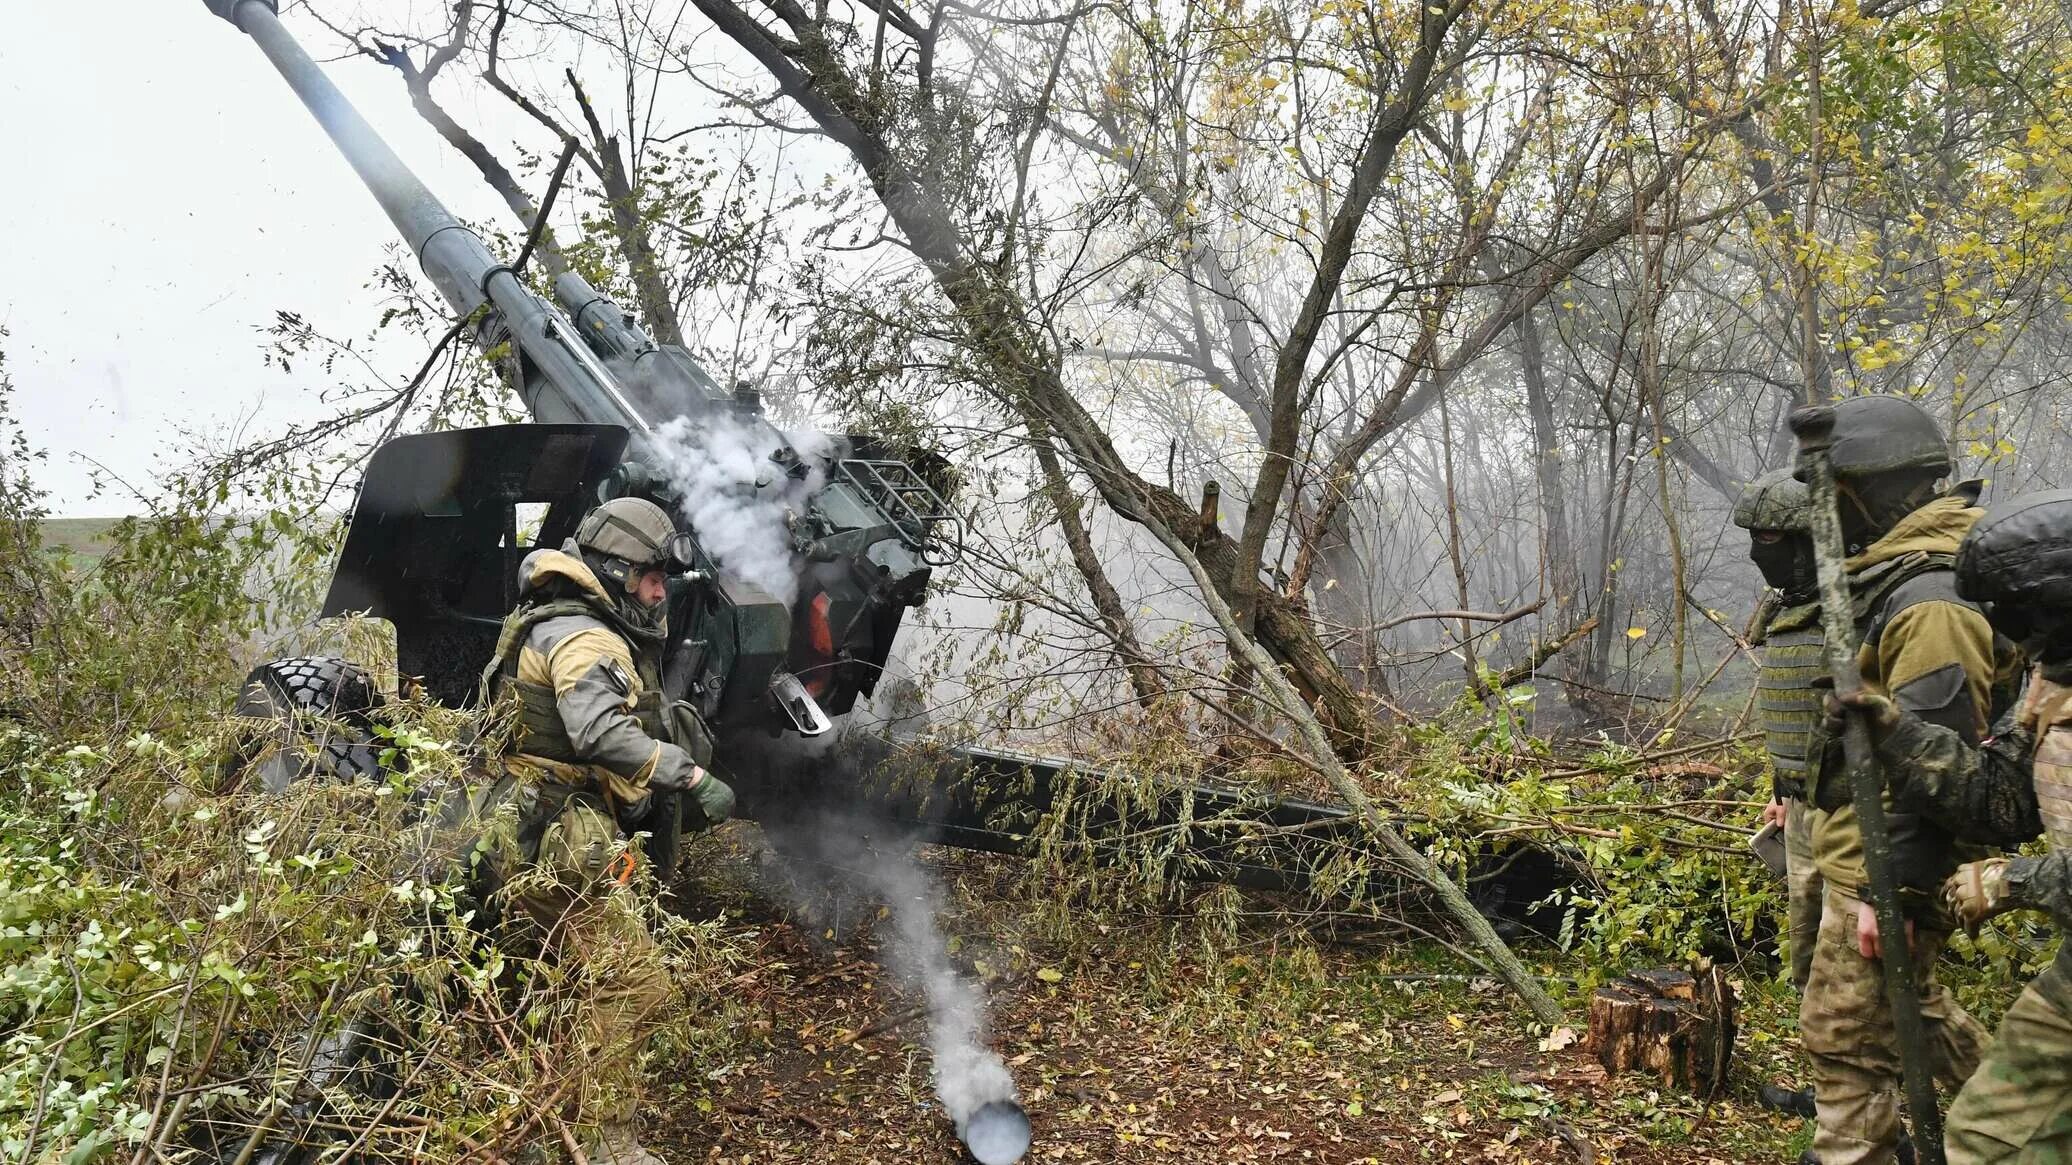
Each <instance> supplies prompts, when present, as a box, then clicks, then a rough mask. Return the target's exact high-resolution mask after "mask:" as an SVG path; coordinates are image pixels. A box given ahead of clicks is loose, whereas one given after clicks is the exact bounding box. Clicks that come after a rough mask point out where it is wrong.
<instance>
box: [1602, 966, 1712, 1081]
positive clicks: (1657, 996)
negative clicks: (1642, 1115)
mask: <svg viewBox="0 0 2072 1165" xmlns="http://www.w3.org/2000/svg"><path fill="white" fill-rule="evenodd" d="M1589 1047H1590V1051H1591V1052H1592V1053H1593V1054H1595V1055H1596V1057H1597V1061H1598V1063H1600V1064H1603V1065H1604V1068H1605V1071H1607V1072H1610V1073H1612V1074H1613V1075H1617V1074H1619V1073H1622V1072H1647V1073H1651V1074H1652V1075H1654V1076H1655V1077H1656V1078H1657V1079H1659V1080H1661V1081H1662V1083H1664V1084H1669V1085H1674V1086H1675V1087H1678V1088H1682V1089H1685V1090H1686V1091H1689V1092H1692V1093H1695V1094H1698V1095H1701V1096H1710V1095H1711V1094H1712V1093H1713V1092H1714V1091H1715V1090H1717V1089H1718V1088H1719V1087H1720V1086H1721V1085H1723V1084H1725V1083H1726V1080H1727V1067H1728V1064H1729V1061H1730V1060H1731V1059H1732V1058H1733V1054H1734V989H1733V988H1732V987H1730V986H1728V985H1727V980H1726V976H1724V975H1722V974H1720V971H1719V968H1717V967H1714V966H1712V965H1711V964H1710V963H1701V964H1698V965H1696V966H1694V967H1693V968H1692V969H1691V970H1688V971H1679V970H1673V969H1666V968H1665V969H1660V970H1653V971H1636V972H1634V973H1632V974H1630V975H1623V976H1621V977H1620V978H1619V979H1618V980H1617V981H1615V982H1613V983H1612V984H1610V985H1609V986H1605V987H1599V988H1598V989H1597V994H1595V995H1593V996H1591V998H1590V1035H1589Z"/></svg>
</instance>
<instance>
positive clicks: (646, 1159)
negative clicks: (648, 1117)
mask: <svg viewBox="0 0 2072 1165" xmlns="http://www.w3.org/2000/svg"><path fill="white" fill-rule="evenodd" d="M583 1156H585V1157H588V1158H589V1159H590V1165H668V1162H666V1161H664V1160H662V1159H661V1158H660V1157H657V1156H655V1155H654V1154H653V1153H650V1152H648V1151H647V1149H646V1148H645V1147H643V1146H642V1145H641V1143H640V1130H639V1128H638V1127H637V1126H635V1124H634V1123H633V1122H632V1121H631V1120H619V1121H605V1122H604V1123H602V1124H600V1125H598V1126H597V1131H596V1132H594V1133H592V1134H590V1136H589V1137H588V1138H587V1139H585V1140H584V1142H583Z"/></svg>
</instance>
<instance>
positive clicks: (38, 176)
mask: <svg viewBox="0 0 2072 1165" xmlns="http://www.w3.org/2000/svg"><path fill="white" fill-rule="evenodd" d="M6 8H7V10H8V11H7V18H8V31H7V35H6V36H5V37H0V326H4V327H5V328H6V329H7V330H8V332H9V333H11V334H10V335H9V337H8V338H7V340H6V341H5V342H4V343H5V348H6V353H7V363H8V368H9V370H10V373H11V375H12V377H13V379H14V382H15V387H16V402H15V403H16V408H17V411H18V412H19V414H20V419H21V420H22V422H23V423H24V424H25V426H26V427H27V430H28V432H29V435H30V438H31V440H32V441H33V442H34V443H35V444H37V445H39V446H41V447H43V448H44V449H46V450H48V451H49V454H50V461H49V465H48V467H47V468H46V469H44V470H43V471H41V472H40V473H39V475H38V477H39V480H40V481H41V483H42V484H43V485H44V486H45V488H47V489H48V490H49V491H50V493H51V507H52V509H53V510H54V511H55V512H57V513H59V514H61V515H79V516H85V515H102V514H120V513H126V512H132V511H133V510H134V509H135V505H134V503H133V501H132V500H131V499H130V498H129V497H128V496H127V495H125V494H123V493H121V492H120V491H119V490H118V491H117V492H115V493H113V494H103V495H101V496H99V497H94V496H91V494H90V482H91V469H92V466H91V465H90V464H89V461H88V459H91V461H92V462H99V463H101V464H103V465H106V466H108V467H109V468H110V469H112V470H115V471H116V472H118V473H120V474H121V475H122V476H123V477H124V478H126V479H128V480H130V481H133V482H135V483H137V484H138V485H140V486H141V485H145V484H147V483H148V482H149V481H150V479H151V477H152V474H153V472H154V469H155V467H157V466H158V465H159V464H161V463H160V461H159V458H160V456H161V455H162V454H163V453H165V452H166V451H167V450H168V446H169V444H171V443H172V442H173V435H174V433H175V430H177V429H181V428H185V429H190V430H199V431H207V432H218V433H220V432H224V431H227V430H228V429H229V428H230V427H231V426H233V425H235V424H238V423H240V422H241V421H249V420H251V419H253V418H254V416H255V415H256V419H257V421H258V423H260V424H265V425H278V424H281V423H284V422H286V421H288V420H291V419H294V418H296V417H298V416H303V415H307V414H309V413H310V412H311V411H313V409H314V408H315V402H314V398H315V396H316V394H317V393H318V392H319V391H320V390H321V389H322V388H323V387H325V385H326V383H327V382H326V380H325V378H324V376H323V374H322V373H321V372H320V371H319V370H318V369H316V368H315V367H313V366H312V367H308V368H306V369H305V368H300V367H298V369H297V371H296V374H295V375H293V376H288V375H283V374H282V373H280V372H278V371H275V370H270V369H267V368H265V367H263V366H262V365H261V363H260V358H259V349H260V346H261V343H262V339H261V337H260V335H259V333H258V331H257V330H256V329H258V328H261V327H263V326H264V325H266V324H267V323H268V322H269V321H271V320H272V318H273V313H274V311H275V310H276V309H281V308H286V309H290V310H293V311H298V312H301V313H303V314H304V315H305V316H306V317H308V318H309V319H310V320H311V321H312V322H313V323H316V324H317V325H319V326H320V327H323V328H325V329H326V330H328V331H331V332H333V333H335V334H348V335H357V334H360V333H363V332H365V331H366V329H367V328H368V327H369V325H370V324H371V323H372V322H373V318H374V311H375V309H374V305H375V304H376V303H377V302H378V297H377V296H376V295H375V294H373V293H372V292H370V291H369V290H368V288H367V286H366V285H367V283H368V280H369V277H370V275H371V274H372V273H373V271H374V269H375V268H376V267H377V266H378V265H379V263H380V262H381V259H382V256H383V251H382V249H383V248H384V247H385V246H387V245H388V244H390V243H391V242H393V241H394V240H395V235H394V234H393V232H392V231H391V230H390V229H389V225H388V221H387V219H385V218H383V217H382V215H381V212H380V211H379V210H378V209H377V208H376V206H375V204H374V201H373V199H372V198H370V197H369V196H368V195H367V193H366V191H365V190H364V188H362V187H361V186H360V184H359V181H358V179H357V178H355V177H354V176H353V173H352V171H351V170H350V169H349V168H348V167H347V166H346V164H345V161H344V159H342V158H341V157H339V155H338V153H337V152H336V151H335V150H334V149H333V148H332V146H331V144H330V142H329V140H328V139H327V138H325V137H324V136H323V134H322V133H321V132H320V131H319V130H318V129H317V128H316V124H315V122H314V121H312V120H311V118H310V116H309V114H308V113H307V112H306V111H305V110H304V109H303V108H302V105H301V104H300V103H299V102H298V101H296V100H295V98H294V95H293V94H292V93H290V92H289V90H288V88H287V86H286V84H284V83H283V82H282V81H281V79H280V77H279V75H278V74H276V73H275V72H274V71H273V68H272V66H270V65H268V64H267V62H266V59H265V58H264V57H263V56H261V55H260V53H259V50H258V48H257V47H256V46H255V45H253V44H252V43H251V41H250V40H249V39H248V38H247V37H245V36H244V35H243V34H241V33H239V32H238V31H237V30H236V29H234V28H232V27H231V26H230V25H228V24H226V23H224V22H223V21H221V20H219V19H217V18H215V17H214V16H211V15H210V14H209V12H208V10H207V9H206V8H204V7H203V5H202V0H102V2H99V3H93V4H26V3H10V4H7V5H6ZM290 28H292V29H293V30H294V31H295V32H296V33H297V34H298V35H300V36H302V37H303V39H304V43H305V44H306V45H308V46H309V47H310V48H311V49H312V51H313V52H318V53H319V55H322V49H323V47H324V45H323V43H322V40H321V36H322V33H321V30H320V29H314V28H313V27H312V26H311V25H310V24H309V23H308V22H307V20H306V19H296V18H294V17H292V16H291V18H290ZM330 72H331V75H332V77H333V79H334V80H336V81H337V82H338V83H339V85H340V86H341V87H343V88H344V89H345V91H346V93H347V94H348V96H350V97H351V98H352V100H353V102H354V103H355V104H356V105H358V106H359V108H360V110H361V112H363V113H364V114H366V115H367V117H368V119H369V120H370V121H372V122H373V123H374V125H375V126H376V128H377V129H379V130H380V131H381V132H382V133H383V134H384V135H385V136H386V137H387V138H388V139H389V142H390V144H391V145H393V146H394V147H395V148H396V150H397V151H398V152H399V153H401V154H402V155H403V157H404V159H405V160H406V161H408V162H409V163H410V164H411V166H412V167H413V168H415V169H417V171H418V172H419V174H420V175H422V176H423V177H424V178H425V180H426V181H427V182H428V183H430V184H431V186H432V187H433V189H435V190H436V191H438V192H439V193H440V195H441V196H442V197H444V198H445V199H446V200H447V202H448V204H449V205H450V206H452V207H453V208H454V210H455V211H456V213H458V214H460V215H461V216H462V217H463V218H482V219H486V218H490V217H493V216H495V215H497V214H499V213H500V212H501V208H500V206H499V205H498V204H496V203H495V202H494V200H493V198H492V197H491V196H490V195H489V193H488V190H487V188H486V187H484V186H483V185H482V183H481V181H480V179H478V178H476V177H475V176H474V175H473V174H472V172H470V171H468V170H467V169H466V165H465V163H464V162H462V161H461V160H460V159H459V158H457V157H456V156H454V155H453V154H452V153H451V152H450V151H448V150H447V149H446V148H445V147H444V144H443V143H441V142H440V141H439V140H438V139H437V138H436V136H434V135H433V134H432V133H431V131H430V130H429V129H428V128H427V127H426V126H425V125H424V123H423V122H421V121H420V120H419V119H418V117H417V115H416V114H415V113H414V112H413V111H412V110H411V109H410V106H409V103H408V100H407V98H406V96H405V94H404V92H403V88H402V86H401V85H400V84H399V83H398V82H397V79H396V77H395V74H393V73H392V72H390V71H388V70H386V69H384V68H383V67H381V66H380V65H377V64H375V63H373V62H369V61H344V62H339V63H335V64H333V65H331V66H330ZM455 112H456V114H457V115H459V116H461V117H463V118H464V119H469V118H472V119H475V120H476V121H477V123H478V124H482V125H483V126H484V128H485V130H486V131H488V132H489V133H490V134H491V136H494V135H495V131H496V130H497V129H498V128H499V127H501V126H504V125H506V124H507V123H506V121H505V119H504V117H503V111H501V110H496V109H479V108H476V107H474V106H472V105H469V104H467V103H465V102H463V103H461V104H460V105H459V106H457V107H456V109H455ZM375 355H376V357H377V361H378V363H379V364H380V365H381V366H382V367H383V368H384V369H386V370H388V371H389V372H391V373H392V374H393V375H397V376H407V375H408V374H409V372H410V371H411V370H413V369H414V366H415V364H416V363H417V361H418V360H419V359H421V358H422V355H423V353H422V352H421V351H420V350H417V349H416V348H414V347H392V348H390V349H389V350H386V351H383V350H380V349H376V350H375Z"/></svg>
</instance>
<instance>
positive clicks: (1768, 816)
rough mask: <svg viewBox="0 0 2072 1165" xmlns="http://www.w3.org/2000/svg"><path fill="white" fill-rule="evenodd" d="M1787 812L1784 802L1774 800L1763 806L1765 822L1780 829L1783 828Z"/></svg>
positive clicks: (1763, 819)
mask: <svg viewBox="0 0 2072 1165" xmlns="http://www.w3.org/2000/svg"><path fill="white" fill-rule="evenodd" d="M1785 814H1786V809H1785V805H1784V802H1782V801H1772V802H1770V803H1769V804H1768V805H1765V806H1763V817H1762V821H1763V824H1764V825H1774V826H1776V827H1777V828H1779V829H1783V828H1784V818H1785Z"/></svg>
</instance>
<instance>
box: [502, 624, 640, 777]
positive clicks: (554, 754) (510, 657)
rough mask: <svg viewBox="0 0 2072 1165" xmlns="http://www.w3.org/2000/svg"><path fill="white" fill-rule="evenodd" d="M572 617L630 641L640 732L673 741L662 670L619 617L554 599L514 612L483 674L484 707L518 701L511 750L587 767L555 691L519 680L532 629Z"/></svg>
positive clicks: (629, 648)
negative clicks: (502, 698)
mask: <svg viewBox="0 0 2072 1165" xmlns="http://www.w3.org/2000/svg"><path fill="white" fill-rule="evenodd" d="M571 615H581V616H583V617H585V618H588V619H596V620H598V621H599V622H602V623H603V624H604V625H605V626H606V627H608V628H610V629H611V630H612V632H613V633H614V634H617V635H620V636H621V637H622V638H626V640H627V644H628V651H629V652H630V653H631V654H632V656H633V664H634V670H635V671H636V672H637V673H638V674H639V683H640V692H639V694H638V695H636V696H635V697H634V704H633V715H634V718H635V719H637V720H639V721H640V727H641V731H643V732H645V733H647V734H648V735H649V736H651V737H653V738H655V739H656V740H668V739H669V730H668V728H667V726H666V724H665V722H664V720H663V718H662V681H661V675H660V673H659V670H658V669H657V668H656V667H655V665H654V663H653V662H652V661H651V660H650V659H649V658H648V654H649V653H646V652H642V651H640V650H639V649H638V644H637V642H636V641H634V640H633V639H631V638H630V637H627V636H626V635H625V632H624V631H622V630H620V628H619V625H618V618H617V613H616V612H608V611H605V610H604V609H603V608H602V607H601V606H600V604H597V603H592V602H589V601H587V600H584V599H554V600H550V601H548V602H545V603H538V604H533V605H528V606H521V607H519V608H518V609H517V610H515V611H513V612H511V614H510V615H509V617H507V618H506V619H505V620H504V627H503V631H502V632H501V633H499V634H498V635H497V640H496V654H495V655H494V656H493V657H492V658H491V659H490V661H489V666H488V667H486V668H484V669H482V690H483V694H484V698H485V702H487V701H488V700H490V699H494V698H495V697H496V696H497V695H499V694H500V693H501V692H502V691H504V690H506V689H508V690H509V691H511V692H512V693H513V694H515V695H516V696H517V698H518V718H517V735H516V736H515V738H514V739H513V740H512V748H513V749H514V750H515V751H517V752H519V753H522V754H524V755H526V756H533V757H539V758H540V759H542V760H550V761H557V762H559V763H562V764H582V763H584V762H585V760H586V759H587V758H586V757H584V756H583V755H582V754H580V753H579V752H577V750H576V746H575V742H574V741H573V740H571V739H569V735H568V727H567V726H566V725H564V724H563V723H562V721H561V705H560V704H559V703H558V702H557V701H556V699H555V692H554V686H553V685H552V684H535V683H528V682H526V681H525V680H522V679H519V678H518V656H519V654H520V653H521V652H523V651H524V650H525V641H526V640H527V639H529V638H530V637H531V636H532V631H533V628H535V627H537V626H539V625H540V624H542V623H545V622H546V621H547V620H549V619H561V618H566V617H568V616H571Z"/></svg>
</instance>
